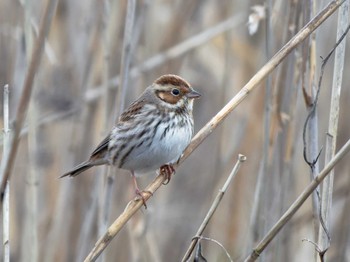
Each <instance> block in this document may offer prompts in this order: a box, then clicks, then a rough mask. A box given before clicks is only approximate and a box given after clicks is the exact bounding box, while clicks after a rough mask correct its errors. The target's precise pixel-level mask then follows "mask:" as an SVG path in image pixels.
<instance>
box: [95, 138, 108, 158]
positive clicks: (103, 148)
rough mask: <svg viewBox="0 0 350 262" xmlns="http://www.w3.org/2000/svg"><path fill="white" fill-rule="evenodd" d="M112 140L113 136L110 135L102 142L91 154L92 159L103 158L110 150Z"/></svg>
mask: <svg viewBox="0 0 350 262" xmlns="http://www.w3.org/2000/svg"><path fill="white" fill-rule="evenodd" d="M110 140H111V135H110V134H109V135H108V136H107V137H106V138H105V139H103V140H102V142H101V143H100V144H99V145H98V146H97V147H96V149H95V150H94V151H93V152H92V153H91V158H96V157H101V155H102V156H103V155H104V154H105V153H106V152H107V150H108V144H109V141H110Z"/></svg>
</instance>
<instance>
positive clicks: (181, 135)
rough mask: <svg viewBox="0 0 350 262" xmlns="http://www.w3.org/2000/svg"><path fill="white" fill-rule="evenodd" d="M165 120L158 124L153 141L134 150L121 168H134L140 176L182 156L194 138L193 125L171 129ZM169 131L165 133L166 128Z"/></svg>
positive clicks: (171, 162)
mask: <svg viewBox="0 0 350 262" xmlns="http://www.w3.org/2000/svg"><path fill="white" fill-rule="evenodd" d="M168 125H169V124H164V123H163V122H162V123H161V124H160V125H159V126H158V128H157V133H156V134H155V136H154V138H153V140H152V143H151V144H150V145H146V143H145V145H144V146H141V147H138V148H136V149H135V150H133V151H132V152H131V153H130V155H129V156H128V157H127V159H126V160H125V161H124V163H123V164H122V166H121V168H123V169H128V170H133V171H134V172H135V175H137V176H140V175H142V174H143V173H147V172H149V171H155V170H157V169H158V168H159V167H161V166H162V165H164V164H173V163H175V162H176V161H177V160H178V159H179V158H180V156H181V154H182V152H183V151H184V149H185V148H186V147H187V145H188V144H189V143H190V141H191V138H192V133H193V130H192V125H191V124H188V125H185V126H183V127H181V128H175V129H170V128H168ZM166 128H168V131H167V132H166V133H165V135H164V130H165V129H166Z"/></svg>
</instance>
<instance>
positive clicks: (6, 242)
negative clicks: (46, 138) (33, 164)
mask: <svg viewBox="0 0 350 262" xmlns="http://www.w3.org/2000/svg"><path fill="white" fill-rule="evenodd" d="M10 135H11V134H10V125H9V86H8V85H5V86H4V144H3V157H2V163H1V175H2V176H3V175H4V167H5V163H6V161H7V158H8V156H9V145H10ZM3 201H4V202H3V206H2V213H3V246H4V254H3V255H4V257H3V259H4V260H3V261H4V262H10V181H9V180H7V181H6V186H5V191H4V199H3Z"/></svg>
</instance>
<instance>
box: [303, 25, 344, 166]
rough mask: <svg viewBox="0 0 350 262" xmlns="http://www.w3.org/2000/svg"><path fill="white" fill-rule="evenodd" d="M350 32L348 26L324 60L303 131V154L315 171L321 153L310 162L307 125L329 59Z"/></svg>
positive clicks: (314, 106) (313, 109) (315, 104)
mask: <svg viewBox="0 0 350 262" xmlns="http://www.w3.org/2000/svg"><path fill="white" fill-rule="evenodd" d="M349 30H350V25H348V27H347V28H346V30H345V32H344V33H343V35H342V36H341V37H340V38H339V40H338V41H337V42H336V44H335V45H334V47H333V48H332V50H331V51H330V52H329V53H328V55H327V56H326V57H325V58H324V59H323V58H322V65H321V72H320V78H319V80H318V89H317V93H316V97H315V100H314V101H313V102H312V109H311V110H310V112H309V114H308V116H307V117H306V120H305V123H304V130H303V144H304V151H303V152H304V153H303V154H304V160H305V162H306V163H307V164H308V165H309V166H310V168H311V169H313V168H314V165H315V164H316V163H317V161H318V158H319V156H320V153H321V152H319V154H318V155H317V157H316V158H315V159H313V160H309V159H308V157H307V154H306V148H307V143H306V128H307V125H308V122H309V120H310V118H311V116H312V115H313V114H314V113H315V110H316V106H317V102H318V97H319V94H320V91H321V84H322V78H323V74H324V69H325V66H326V64H327V62H328V60H329V58H330V57H331V56H332V55H333V53H334V52H335V50H336V49H337V47H338V45H339V44H340V43H341V42H342V41H343V39H344V37H345V36H346V35H347V33H348V32H349Z"/></svg>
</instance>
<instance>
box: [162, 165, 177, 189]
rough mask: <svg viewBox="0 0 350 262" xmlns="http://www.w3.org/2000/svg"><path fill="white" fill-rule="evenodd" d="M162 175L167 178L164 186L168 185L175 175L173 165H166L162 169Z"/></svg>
mask: <svg viewBox="0 0 350 262" xmlns="http://www.w3.org/2000/svg"><path fill="white" fill-rule="evenodd" d="M160 173H161V174H162V175H163V176H164V177H165V181H164V182H163V185H167V184H169V182H170V179H171V175H172V174H175V168H174V167H173V165H164V166H161V167H160Z"/></svg>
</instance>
